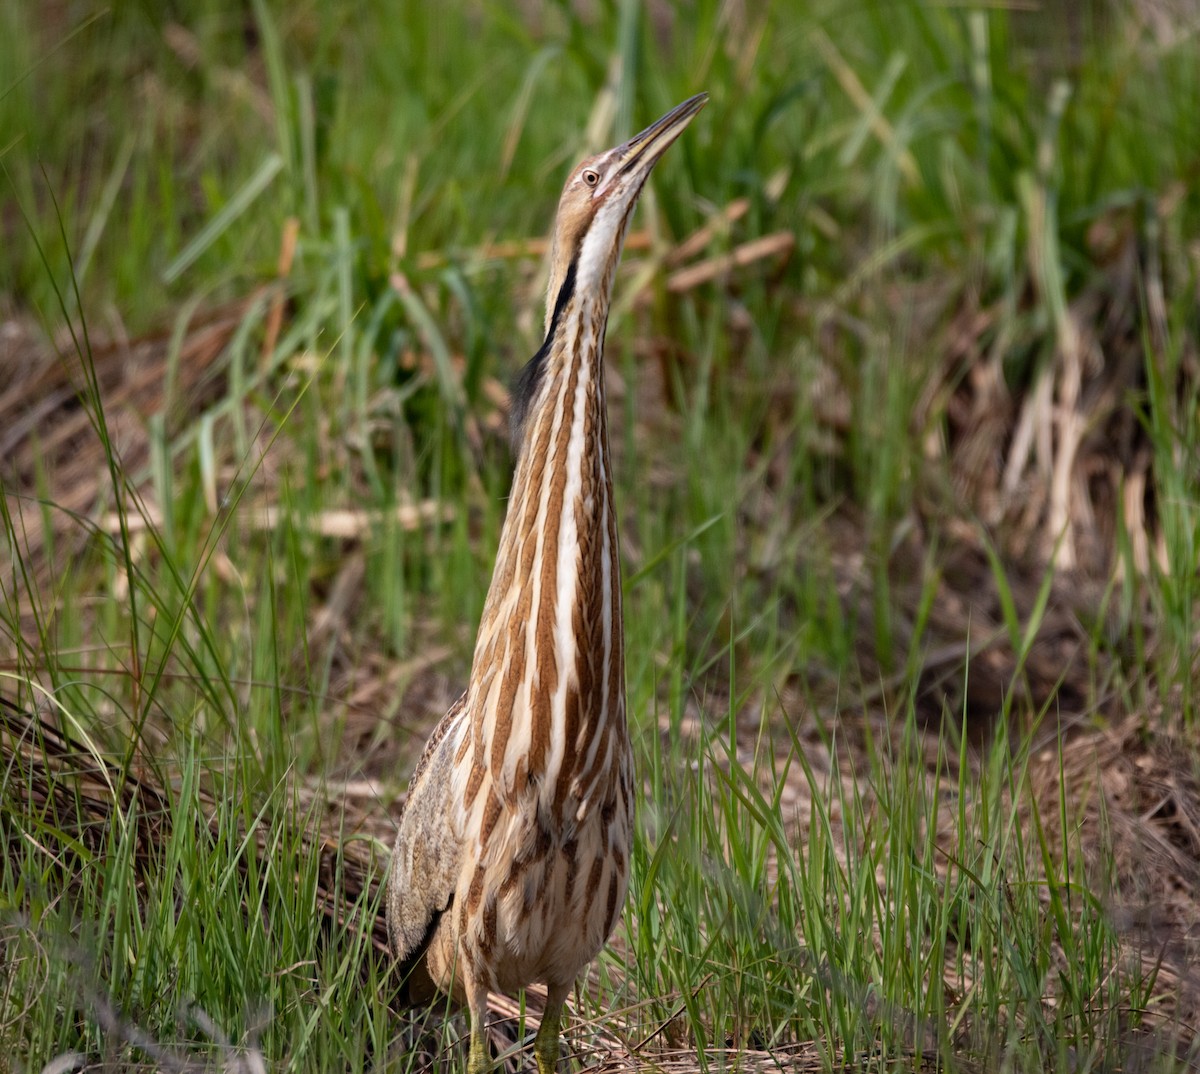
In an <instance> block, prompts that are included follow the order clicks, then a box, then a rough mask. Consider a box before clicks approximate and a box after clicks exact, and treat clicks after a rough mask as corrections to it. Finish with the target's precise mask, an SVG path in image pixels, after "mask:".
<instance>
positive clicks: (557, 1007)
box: [533, 984, 571, 1074]
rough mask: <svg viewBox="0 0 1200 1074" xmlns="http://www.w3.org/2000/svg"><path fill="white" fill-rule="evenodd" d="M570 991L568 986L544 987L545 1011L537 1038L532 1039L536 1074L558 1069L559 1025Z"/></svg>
mask: <svg viewBox="0 0 1200 1074" xmlns="http://www.w3.org/2000/svg"><path fill="white" fill-rule="evenodd" d="M570 990H571V986H570V985H569V984H565V985H547V987H546V1010H545V1013H544V1014H543V1015H542V1024H541V1025H540V1026H538V1031H537V1036H536V1037H534V1038H533V1054H534V1057H535V1058H536V1059H537V1068H538V1074H554V1072H555V1070H556V1069H557V1068H558V1045H559V1032H558V1030H559V1023H560V1022H561V1021H562V1009H563V1001H564V1000H565V999H566V998H567V993H568V992H569V991H570Z"/></svg>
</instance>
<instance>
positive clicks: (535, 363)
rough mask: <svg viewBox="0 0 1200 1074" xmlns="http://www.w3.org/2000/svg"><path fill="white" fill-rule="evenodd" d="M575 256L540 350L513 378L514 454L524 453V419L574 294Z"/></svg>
mask: <svg viewBox="0 0 1200 1074" xmlns="http://www.w3.org/2000/svg"><path fill="white" fill-rule="evenodd" d="M575 264H576V262H575V259H572V261H571V263H570V264H569V265H568V266H567V274H566V275H565V276H564V277H563V282H562V286H561V287H560V288H559V289H558V297H557V298H556V299H555V300H554V314H553V316H551V318H550V329H549V331H547V332H546V338H545V339H544V340H543V341H542V345H541V346H540V347H539V348H538V351H537V354H535V355H534V356H533V357H532V358H530V359H529V361H528V362H526V363H525V364H524V365H523V366H522V367H521V371H520V372H519V373H518V374H517V376H516V378H515V379H514V380H513V384H512V391H511V392H510V393H509V395H510V398H511V399H512V404H511V406H510V408H509V412H508V437H509V443H510V444H511V445H512V453H513V456H514V457H519V456H520V454H521V442H522V440H523V438H524V435H525V419H526V418H528V417H529V406H530V404H531V403H532V402H533V397H534V396H535V395H537V390H538V386H539V385H540V384H541V383H542V376H543V374H544V373H545V372H546V357H547V356H548V355H549V354H550V346H551V344H552V343H553V342H554V333H555V332H557V331H558V327H559V324H560V322H561V321H562V315H563V311H564V310H565V309H566V308H567V304H568V303H569V302H570V301H571V298H572V296H573V295H574V294H575Z"/></svg>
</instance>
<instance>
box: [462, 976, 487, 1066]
mask: <svg viewBox="0 0 1200 1074" xmlns="http://www.w3.org/2000/svg"><path fill="white" fill-rule="evenodd" d="M468 996H469V1001H468V1004H467V1006H468V1007H470V1009H471V1054H470V1055H469V1056H467V1074H488V1071H490V1070H491V1069H492V1050H491V1048H489V1047H488V1040H487V1017H488V1005H487V997H488V994H487V989H486V988H480V987H478V986H475V987H473V988H472V989H471V990H470V991H469V992H468Z"/></svg>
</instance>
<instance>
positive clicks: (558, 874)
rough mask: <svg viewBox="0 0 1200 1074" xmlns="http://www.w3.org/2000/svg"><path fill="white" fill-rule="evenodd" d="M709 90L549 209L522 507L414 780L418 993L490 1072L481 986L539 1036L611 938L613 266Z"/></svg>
mask: <svg viewBox="0 0 1200 1074" xmlns="http://www.w3.org/2000/svg"><path fill="white" fill-rule="evenodd" d="M706 99H707V98H706V97H705V96H704V95H703V94H701V95H699V96H697V97H693V98H691V99H690V100H688V101H685V102H684V103H683V104H681V105H679V106H678V107H677V108H675V109H674V110H673V111H671V112H669V113H668V114H667V115H666V116H664V117H663V118H662V119H660V120H659V121H658V122H657V123H655V124H653V125H652V126H651V127H649V128H647V129H646V130H645V131H643V132H642V133H641V134H639V135H638V136H637V137H636V138H633V139H631V140H630V141H629V142H626V143H625V144H624V145H621V146H618V147H617V148H615V149H612V150H609V151H608V152H606V153H602V154H600V155H599V156H597V157H593V158H590V159H589V160H586V161H584V162H583V163H582V164H580V165H579V166H578V167H577V168H576V169H575V170H574V171H573V172H572V174H571V176H570V177H569V178H568V179H567V182H566V186H565V187H564V189H563V195H562V199H561V201H560V203H559V209H558V215H557V217H556V219H555V228H554V243H553V252H552V256H551V271H550V282H549V286H548V288H547V299H546V306H547V309H546V335H545V342H544V343H543V345H542V347H541V349H540V350H539V351H538V353H537V354H536V355H535V356H534V357H533V359H532V360H531V361H530V362H529V364H528V365H527V366H526V367H525V369H524V370H523V371H522V373H521V375H520V377H519V378H518V382H517V386H516V389H515V391H514V403H513V414H512V424H513V445H514V448H515V450H516V453H517V465H516V472H515V474H514V476H513V483H512V491H511V494H510V498H509V504H508V513H507V517H506V518H505V522H504V528H503V531H502V533H501V536H500V548H499V551H498V553H497V557H496V566H495V571H494V573H493V575H492V584H491V587H490V589H489V590H488V595H487V601H486V603H485V605H484V610H483V619H482V622H481V623H480V626H479V634H478V637H477V639H476V642H475V656H474V660H473V662H472V666H471V678H470V683H469V685H468V687H467V691H466V693H465V694H464V695H463V696H462V697H461V698H460V699H459V700H458V702H456V703H455V705H454V706H453V707H452V708H451V709H450V711H449V712H448V713H447V714H446V716H445V718H444V719H443V720H442V721H441V723H439V724H438V726H437V728H436V729H435V730H434V733H433V735H432V736H431V738H430V740H429V743H428V744H427V745H426V747H425V752H424V754H423V755H422V758H421V760H420V762H419V764H418V766H417V770H416V772H415V773H414V775H413V779H412V782H411V785H410V789H409V796H408V800H407V803H406V806H405V810H404V814H403V816H402V818H401V822H400V831H399V835H398V837H397V840H396V849H395V853H394V855H393V859H392V866H391V870H390V874H389V878H388V893H387V912H388V922H389V929H390V932H391V937H392V943H393V946H394V947H395V950H396V954H397V956H398V958H399V959H400V962H401V966H402V971H403V972H404V973H405V974H406V975H407V982H408V983H407V987H408V991H409V994H410V997H411V998H412V999H414V1000H418V1001H419V1000H422V999H425V998H429V997H431V996H432V995H433V993H434V991H435V990H440V991H443V992H448V993H450V994H452V995H454V996H455V997H456V998H457V999H459V1000H460V1001H463V1002H466V1003H467V1004H468V1005H469V1007H470V1010H471V1021H472V1041H471V1062H470V1066H471V1070H472V1071H473V1072H476V1071H478V1070H480V1069H483V1067H485V1066H486V1065H487V1057H486V1051H485V1050H484V1049H485V1045H484V1038H483V1027H484V1019H485V1015H486V1004H487V992H488V991H489V990H493V991H504V992H511V991H514V990H516V989H519V988H522V987H524V986H525V985H527V984H529V983H531V982H533V981H544V982H545V983H546V985H547V992H548V999H547V1009H546V1013H545V1016H544V1019H543V1028H542V1030H541V1031H539V1034H538V1039H537V1043H536V1049H535V1050H536V1052H537V1059H538V1066H539V1068H540V1069H541V1070H542V1071H546V1070H548V1069H550V1068H552V1067H553V1065H554V1062H555V1059H556V1057H557V1050H558V1016H559V1011H560V1010H561V1007H562V1003H563V1000H564V999H565V997H566V994H567V992H568V990H569V989H570V987H571V984H572V983H573V982H574V980H575V978H576V976H577V975H578V974H579V973H580V971H581V970H582V969H583V968H584V966H586V965H587V963H588V962H589V961H590V960H591V959H592V958H593V957H595V955H596V953H597V952H598V951H599V950H600V948H601V946H602V945H603V944H604V942H605V940H606V939H607V938H608V936H609V934H610V933H611V932H612V929H613V927H614V925H615V924H616V921H617V918H618V916H619V915H620V912H621V907H622V905H623V903H624V900H625V891H626V886H627V883H628V878H629V853H630V846H631V843H632V821H633V808H634V803H633V772H632V763H633V762H632V755H631V753H630V747H629V736H628V731H627V728H626V722H625V663H624V631H623V628H622V618H621V570H620V560H619V555H618V542H617V520H616V513H615V510H614V504H613V489H612V473H611V468H610V463H609V450H608V428H607V418H606V411H605V403H604V367H603V356H604V331H605V326H606V323H607V319H608V307H609V297H610V294H611V291H612V283H613V277H614V275H615V273H616V268H617V262H618V261H619V260H620V256H621V247H622V244H623V242H624V238H625V232H626V230H627V228H628V226H629V220H630V217H631V216H632V214H633V210H634V206H635V205H636V203H637V199H638V195H639V194H640V192H641V189H642V186H643V184H644V183H645V180H646V177H647V176H648V175H649V173H650V170H651V168H652V167H653V166H654V164H655V162H656V161H657V160H658V158H659V157H660V156H661V155H662V153H663V152H664V151H665V149H666V148H667V146H669V145H670V144H671V142H673V141H674V140H675V138H676V137H678V135H679V133H680V132H681V131H682V130H683V128H684V127H685V126H686V125H687V124H688V122H689V121H690V120H691V118H692V116H693V115H695V113H696V112H697V111H699V109H700V108H701V107H702V106H703V104H704V102H705V100H706Z"/></svg>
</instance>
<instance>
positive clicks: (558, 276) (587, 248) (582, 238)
mask: <svg viewBox="0 0 1200 1074" xmlns="http://www.w3.org/2000/svg"><path fill="white" fill-rule="evenodd" d="M707 101H708V94H707V93H698V94H696V96H694V97H689V98H688V99H687V100H686V101H684V102H683V103H682V104H679V105H676V106H675V107H674V108H672V109H671V111H669V112H668V113H667V114H666V115H665V116H663V117H662V118H661V119H659V120H656V121H655V122H654V123H651V124H650V126H649V127H647V128H646V129H645V130H644V131H642V133H641V134H637V135H635V136H634V137H632V138H630V139H629V141H627V142H625V143H623V144H621V145H619V146H617V147H615V148H614V149H609V150H606V151H605V152H603V153H598V154H597V155H596V156H594V157H588V158H587V159H586V160H584V161H582V162H580V164H579V165H578V166H577V167H576V168H575V170H574V171H572V172H571V174H570V175H569V176H568V177H567V182H566V185H565V186H564V187H563V192H562V198H561V199H560V200H559V203H558V215H557V216H556V217H555V220H554V243H553V247H552V251H551V257H550V279H549V282H548V285H547V289H546V329H545V330H546V332H547V333H548V332H549V331H550V326H551V323H552V321H553V318H554V309H555V306H556V304H557V301H558V295H559V292H560V291H561V289H562V285H563V282H564V281H565V279H566V277H567V273H568V270H569V269H570V267H571V265H572V264H574V266H575V280H574V290H575V291H576V293H583V294H593V293H603V294H605V295H607V293H608V288H609V287H610V286H611V284H612V277H613V274H614V273H615V272H616V268H617V261H618V260H619V259H620V257H621V246H622V244H623V243H624V241H625V231H626V229H627V228H628V226H629V219H630V217H631V216H632V215H633V209H634V206H635V205H636V204H637V200H638V195H639V194H640V193H641V192H642V187H643V186H644V185H645V183H646V179H647V177H648V176H649V175H650V172H651V170H652V169H653V167H654V165H655V164H657V163H658V159H659V158H660V157H661V156H662V155H663V153H665V152H666V150H667V147H668V146H670V144H671V143H672V142H673V141H675V139H676V138H678V137H679V135H680V134H682V133H683V129H684V127H686V126H687V125H688V124H689V123H690V122H691V120H692V117H693V116H694V115H695V114H696V113H697V112H699V111H700V109H701V108H703V107H704V105H705V103H706V102H707ZM601 289H602V290H601Z"/></svg>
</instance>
